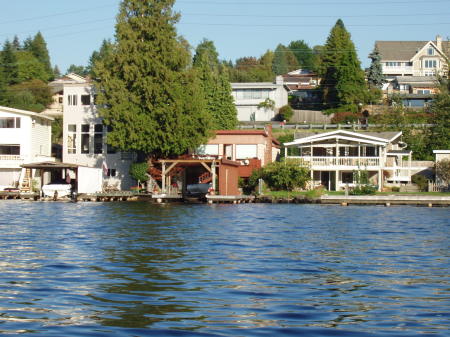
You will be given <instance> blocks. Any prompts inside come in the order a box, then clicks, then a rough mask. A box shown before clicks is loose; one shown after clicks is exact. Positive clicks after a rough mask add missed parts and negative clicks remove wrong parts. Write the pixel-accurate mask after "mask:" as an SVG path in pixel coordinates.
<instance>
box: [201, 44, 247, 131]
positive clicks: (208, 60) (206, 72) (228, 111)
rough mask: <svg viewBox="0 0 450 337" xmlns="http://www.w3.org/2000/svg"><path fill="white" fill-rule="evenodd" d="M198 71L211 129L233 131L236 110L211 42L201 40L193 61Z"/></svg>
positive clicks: (227, 82) (228, 84)
mask: <svg viewBox="0 0 450 337" xmlns="http://www.w3.org/2000/svg"><path fill="white" fill-rule="evenodd" d="M193 65H194V68H195V69H196V70H197V71H198V74H199V77H200V81H201V87H202V90H203V93H204V98H205V101H206V109H207V111H208V114H209V115H210V116H211V118H212V123H213V128H214V129H217V130H223V129H233V128H235V127H236V126H237V123H238V120H237V110H236V106H235V104H234V101H233V97H232V94H231V91H232V90H231V85H230V82H229V80H228V73H227V71H226V69H225V68H224V66H222V65H220V64H219V59H218V53H217V51H216V47H215V46H214V43H213V42H212V41H208V40H203V41H202V42H201V43H200V44H199V45H198V46H197V49H196V53H195V55H194V59H193Z"/></svg>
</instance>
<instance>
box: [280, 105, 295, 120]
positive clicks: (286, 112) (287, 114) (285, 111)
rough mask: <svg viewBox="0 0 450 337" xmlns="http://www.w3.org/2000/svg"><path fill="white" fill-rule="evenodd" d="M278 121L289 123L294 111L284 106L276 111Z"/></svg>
mask: <svg viewBox="0 0 450 337" xmlns="http://www.w3.org/2000/svg"><path fill="white" fill-rule="evenodd" d="M278 115H279V120H280V121H289V120H290V119H291V118H292V116H293V115H294V110H292V108H291V107H290V106H289V105H285V106H283V107H281V108H280V110H279V111H278Z"/></svg>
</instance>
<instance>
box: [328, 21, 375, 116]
mask: <svg viewBox="0 0 450 337" xmlns="http://www.w3.org/2000/svg"><path fill="white" fill-rule="evenodd" d="M319 72H320V75H321V76H322V82H321V88H322V92H323V98H324V102H325V103H326V104H327V105H328V106H329V107H340V106H346V107H349V106H352V107H357V105H358V104H360V103H364V102H365V101H366V99H367V87H366V83H365V79H364V72H363V70H362V69H361V63H360V62H359V60H358V57H357V54H356V50H355V45H354V44H353V42H352V40H351V37H350V33H349V32H348V31H347V30H346V29H345V26H344V23H343V22H342V20H341V19H339V20H338V21H337V22H336V24H335V25H334V27H333V28H332V29H331V32H330V35H329V36H328V39H327V42H326V44H325V47H324V50H323V52H322V59H321V62H320V69H319Z"/></svg>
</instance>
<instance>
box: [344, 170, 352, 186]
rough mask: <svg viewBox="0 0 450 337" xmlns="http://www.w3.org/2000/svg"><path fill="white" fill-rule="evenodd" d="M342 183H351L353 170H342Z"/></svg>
mask: <svg viewBox="0 0 450 337" xmlns="http://www.w3.org/2000/svg"><path fill="white" fill-rule="evenodd" d="M342 183H344V184H353V172H342Z"/></svg>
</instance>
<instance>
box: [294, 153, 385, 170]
mask: <svg viewBox="0 0 450 337" xmlns="http://www.w3.org/2000/svg"><path fill="white" fill-rule="evenodd" d="M288 158H292V159H299V160H300V161H301V162H303V164H304V165H306V166H311V167H312V168H314V169H319V168H321V169H358V168H359V169H368V168H372V169H377V170H378V169H379V168H380V158H378V157H294V156H289V157H288Z"/></svg>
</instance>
